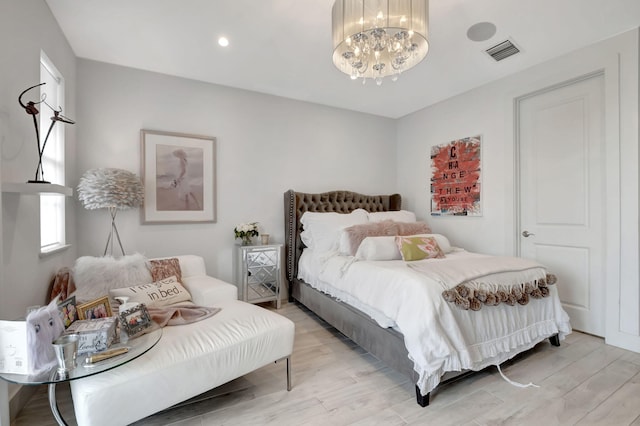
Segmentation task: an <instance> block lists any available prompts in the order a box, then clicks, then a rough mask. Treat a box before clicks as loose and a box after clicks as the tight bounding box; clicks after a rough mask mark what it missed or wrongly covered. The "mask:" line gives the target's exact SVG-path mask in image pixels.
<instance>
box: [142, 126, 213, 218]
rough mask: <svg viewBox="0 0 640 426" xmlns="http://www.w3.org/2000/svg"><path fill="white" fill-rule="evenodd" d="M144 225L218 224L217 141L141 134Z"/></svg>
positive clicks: (179, 135) (168, 134) (145, 132)
mask: <svg viewBox="0 0 640 426" xmlns="http://www.w3.org/2000/svg"><path fill="white" fill-rule="evenodd" d="M140 133H141V142H142V149H141V152H142V165H141V168H142V172H141V174H140V175H141V176H142V182H143V184H144V205H143V208H142V223H196V222H215V221H216V138H214V137H211V136H199V135H190V134H185V133H174V132H161V131H157V130H144V129H143V130H141V132H140Z"/></svg>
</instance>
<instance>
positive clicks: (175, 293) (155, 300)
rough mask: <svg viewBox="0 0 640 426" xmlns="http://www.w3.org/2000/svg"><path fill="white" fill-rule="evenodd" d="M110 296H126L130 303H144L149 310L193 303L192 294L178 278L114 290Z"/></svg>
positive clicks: (110, 291)
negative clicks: (180, 303)
mask: <svg viewBox="0 0 640 426" xmlns="http://www.w3.org/2000/svg"><path fill="white" fill-rule="evenodd" d="M109 295H110V296H111V297H113V298H115V297H121V296H125V297H128V298H129V300H128V301H127V302H128V303H132V302H133V303H144V304H145V305H147V307H149V308H160V307H162V306H168V305H173V304H175V303H179V302H189V301H191V294H189V292H188V291H187V289H186V288H184V287H183V286H182V284H180V283H179V282H178V279H177V278H176V277H169V278H167V279H164V280H160V281H156V282H153V283H150V284H142V285H136V286H133V287H125V288H114V289H112V290H109Z"/></svg>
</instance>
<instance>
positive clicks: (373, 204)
mask: <svg viewBox="0 0 640 426" xmlns="http://www.w3.org/2000/svg"><path fill="white" fill-rule="evenodd" d="M401 204H402V198H401V196H400V194H392V195H364V194H358V193H357V192H351V191H331V192H323V193H321V194H309V193H305V192H295V191H294V190H292V189H290V190H288V191H287V192H285V193H284V229H285V270H286V279H287V281H288V284H289V291H290V293H289V294H291V285H292V283H293V281H294V279H295V278H296V277H297V275H298V259H300V255H301V254H302V249H303V248H304V244H303V243H302V241H301V240H300V232H302V225H301V224H300V218H301V217H302V214H303V213H304V212H307V211H309V212H338V213H350V212H352V211H353V210H355V209H365V210H367V211H369V212H383V211H396V210H400V207H401Z"/></svg>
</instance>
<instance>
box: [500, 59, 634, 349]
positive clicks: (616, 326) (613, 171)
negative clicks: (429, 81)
mask: <svg viewBox="0 0 640 426" xmlns="http://www.w3.org/2000/svg"><path fill="white" fill-rule="evenodd" d="M576 75H577V76H576ZM600 75H602V76H603V78H604V105H603V107H604V109H605V111H604V126H605V131H604V138H605V146H604V153H605V159H604V167H605V180H606V182H605V183H604V188H605V191H606V193H605V195H604V202H605V206H614V208H613V209H606V208H605V211H604V215H605V225H604V233H605V235H604V240H605V252H606V253H607V254H606V256H605V259H603V262H604V263H603V264H604V268H605V279H606V284H605V285H606V288H607V291H606V300H605V327H604V329H605V342H606V343H609V344H613V345H615V346H620V347H624V348H626V349H631V350H635V351H640V346H638V345H639V344H640V339H638V336H633V335H632V334H630V333H628V332H624V331H623V330H621V321H620V314H621V306H620V299H621V293H622V292H621V285H622V283H621V279H620V277H621V267H622V264H621V256H620V254H621V218H620V214H619V213H617V214H616V212H619V208H620V207H621V194H620V190H621V182H620V180H621V172H620V160H621V159H620V151H621V147H620V111H619V110H620V99H619V58H618V55H612V56H611V57H610V58H609V60H608V61H607V62H606V65H605V66H604V67H598V68H597V69H594V70H590V71H588V72H583V73H580V74H578V73H576V74H574V76H573V77H569V78H566V77H565V78H563V79H560V78H558V79H556V82H555V83H551V84H548V85H544V86H543V87H541V88H538V89H533V90H529V91H526V92H525V93H522V94H519V95H516V96H514V97H513V100H512V108H513V109H512V111H513V141H514V146H513V161H514V169H513V173H514V185H513V203H514V204H513V209H514V210H513V211H514V221H513V229H512V232H513V236H514V239H513V252H514V253H516V256H519V255H520V238H519V235H520V230H521V229H522V228H521V226H522V223H521V201H522V200H521V198H520V184H521V178H520V172H519V171H520V149H521V148H520V144H521V141H520V136H519V134H520V125H521V123H520V121H519V117H520V111H521V103H522V102H523V101H524V100H525V99H528V98H530V97H533V96H537V95H540V94H543V93H546V92H549V91H553V90H556V89H558V88H561V87H565V86H568V85H571V84H575V83H577V82H580V81H583V80H586V79H589V78H593V77H597V76H600ZM556 77H557V76H556ZM558 80H560V81H559V82H558ZM542 84H544V83H542Z"/></svg>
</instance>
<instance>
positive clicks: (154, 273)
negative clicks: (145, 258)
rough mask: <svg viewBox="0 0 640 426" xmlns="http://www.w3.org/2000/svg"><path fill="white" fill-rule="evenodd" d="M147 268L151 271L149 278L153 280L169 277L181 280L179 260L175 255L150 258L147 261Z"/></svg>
mask: <svg viewBox="0 0 640 426" xmlns="http://www.w3.org/2000/svg"><path fill="white" fill-rule="evenodd" d="M149 270H150V271H151V280H152V281H153V282H156V281H160V280H164V279H166V278H169V277H176V279H177V280H178V282H180V283H181V282H182V271H181V270H180V261H179V260H178V259H177V258H176V257H172V258H170V259H152V260H150V261H149Z"/></svg>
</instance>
